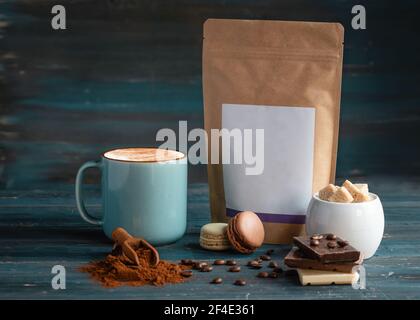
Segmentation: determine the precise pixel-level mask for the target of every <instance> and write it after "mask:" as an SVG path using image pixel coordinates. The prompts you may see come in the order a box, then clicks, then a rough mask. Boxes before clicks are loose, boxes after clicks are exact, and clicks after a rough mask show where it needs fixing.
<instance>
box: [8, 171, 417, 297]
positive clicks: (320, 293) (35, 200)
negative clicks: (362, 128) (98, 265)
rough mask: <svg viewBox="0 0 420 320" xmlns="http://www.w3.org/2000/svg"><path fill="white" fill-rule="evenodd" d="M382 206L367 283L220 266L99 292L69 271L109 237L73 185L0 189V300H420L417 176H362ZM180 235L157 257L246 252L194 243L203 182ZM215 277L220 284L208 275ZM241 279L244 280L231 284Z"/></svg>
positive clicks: (205, 217)
mask: <svg viewBox="0 0 420 320" xmlns="http://www.w3.org/2000/svg"><path fill="white" fill-rule="evenodd" d="M369 182H370V188H371V190H372V191H373V192H375V193H378V194H379V195H380V197H381V199H382V203H383V206H384V209H385V215H386V218H385V219H386V225H385V233H384V238H383V241H382V243H381V246H380V248H379V250H378V251H377V253H376V254H375V256H374V257H373V258H371V259H369V260H367V261H365V264H364V265H365V268H366V274H367V283H366V285H367V288H366V289H365V290H355V289H353V288H352V287H351V286H312V287H302V286H300V285H299V283H298V280H297V279H296V278H295V277H285V276H281V277H280V278H279V279H259V278H256V273H257V271H255V270H249V269H248V268H246V267H245V268H243V270H242V271H241V273H240V274H234V273H229V272H227V271H226V267H224V266H221V267H215V268H214V270H213V272H211V273H194V276H193V277H192V278H191V279H189V280H188V281H187V282H186V283H183V284H177V285H167V286H164V287H153V286H145V287H119V288H114V289H105V288H103V287H101V286H100V285H98V284H97V283H95V282H93V281H92V280H91V279H90V278H89V277H88V275H87V274H84V273H80V272H78V271H77V268H78V267H79V266H80V265H82V264H84V263H87V262H89V261H91V260H93V259H100V258H102V257H104V256H105V254H106V253H107V252H109V250H110V248H111V242H110V241H109V240H107V238H106V237H105V236H104V235H103V233H102V231H101V230H100V228H98V227H95V226H91V225H88V224H86V223H85V222H84V221H82V219H81V218H80V217H79V215H78V213H77V210H76V206H75V201H74V196H73V189H72V188H71V186H70V185H62V186H61V187H60V186H57V188H56V189H55V190H54V191H46V190H36V189H35V190H31V191H10V190H2V191H0V248H1V254H0V298H1V299H240V300H245V299H419V298H420V241H419V240H420V232H419V231H420V212H419V208H420V178H409V177H395V176H394V177H384V176H376V177H370V178H369ZM87 194H88V196H89V199H90V200H89V201H88V206H89V209H90V210H93V211H94V212H95V211H96V212H99V211H100V196H99V193H98V190H97V188H93V187H92V188H91V189H88V190H87ZM188 215H189V218H188V232H187V234H186V235H185V236H184V237H183V238H182V239H181V240H180V241H178V242H177V243H175V244H172V245H167V246H163V247H160V248H159V251H160V254H161V257H162V258H163V259H168V260H173V261H177V260H179V259H181V258H191V259H200V260H209V261H212V260H213V259H216V258H234V259H236V260H238V261H239V262H240V264H241V265H244V264H245V263H246V262H247V261H248V260H250V257H249V256H245V255H241V254H238V253H235V252H232V251H228V252H223V253H214V252H208V251H205V250H202V249H200V247H199V246H198V232H199V230H200V227H201V225H203V224H204V223H206V222H208V221H209V207H208V192H207V185H206V184H191V185H190V188H189V206H188ZM269 248H273V249H275V254H274V255H273V258H274V260H276V261H279V262H281V261H282V259H283V257H284V255H285V254H286V253H287V252H288V250H289V249H290V247H289V246H287V245H264V246H263V247H262V248H260V250H258V252H257V254H259V253H262V252H264V251H266V250H267V249H269ZM57 264H60V265H63V266H65V268H66V275H67V277H66V289H65V290H53V289H52V287H51V279H52V277H53V275H52V274H51V268H52V267H53V266H54V265H57ZM216 276H220V277H223V279H224V283H223V284H222V285H217V286H216V285H210V284H208V282H209V280H210V279H212V278H214V277H216ZM238 277H242V278H246V279H247V281H248V285H247V286H245V287H237V286H234V285H232V282H233V281H234V280H235V279H236V278H238Z"/></svg>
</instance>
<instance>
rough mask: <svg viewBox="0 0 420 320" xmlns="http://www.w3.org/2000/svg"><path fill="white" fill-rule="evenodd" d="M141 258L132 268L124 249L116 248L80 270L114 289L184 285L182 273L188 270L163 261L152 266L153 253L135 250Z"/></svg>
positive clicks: (147, 250)
mask: <svg viewBox="0 0 420 320" xmlns="http://www.w3.org/2000/svg"><path fill="white" fill-rule="evenodd" d="M136 253H137V255H138V257H139V262H140V264H139V266H137V265H135V264H133V263H132V262H131V261H130V260H129V259H128V258H127V257H126V256H125V255H124V254H122V251H121V247H116V249H114V250H113V251H112V252H111V253H110V254H108V255H107V256H106V258H105V259H104V260H101V261H93V262H91V263H89V264H87V265H85V266H82V267H81V268H80V271H82V272H87V273H89V274H90V276H91V277H92V278H93V279H95V280H96V281H99V282H100V283H101V284H102V285H103V286H104V287H107V288H113V287H118V286H121V285H129V286H144V285H155V286H162V285H164V284H167V283H180V282H183V281H184V277H183V276H182V275H181V272H182V271H183V270H185V269H188V267H187V266H183V265H178V264H174V263H170V262H168V261H165V260H160V261H159V263H158V264H157V266H155V267H153V266H151V265H150V262H149V261H150V255H151V254H152V252H151V251H150V250H149V249H146V248H139V249H137V250H136Z"/></svg>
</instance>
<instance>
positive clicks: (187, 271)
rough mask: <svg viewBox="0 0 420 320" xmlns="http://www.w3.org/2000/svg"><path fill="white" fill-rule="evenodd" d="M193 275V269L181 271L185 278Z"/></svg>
mask: <svg viewBox="0 0 420 320" xmlns="http://www.w3.org/2000/svg"><path fill="white" fill-rule="evenodd" d="M192 275H193V273H192V271H191V270H184V271H182V272H181V276H183V277H185V278H189V277H191V276H192Z"/></svg>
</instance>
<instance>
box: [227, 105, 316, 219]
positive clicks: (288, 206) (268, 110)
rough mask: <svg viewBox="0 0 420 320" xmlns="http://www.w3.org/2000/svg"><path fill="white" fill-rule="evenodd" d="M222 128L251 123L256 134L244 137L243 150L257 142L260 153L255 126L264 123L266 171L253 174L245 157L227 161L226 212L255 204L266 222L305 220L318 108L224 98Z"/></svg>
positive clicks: (252, 206)
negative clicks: (233, 100) (226, 101)
mask: <svg viewBox="0 0 420 320" xmlns="http://www.w3.org/2000/svg"><path fill="white" fill-rule="evenodd" d="M222 128H224V129H227V130H229V131H230V130H233V129H239V130H241V131H242V132H244V130H245V129H251V130H252V132H253V139H252V141H249V139H243V141H242V143H243V146H242V147H243V148H242V150H246V149H247V148H248V149H250V148H251V146H252V151H253V153H254V155H255V150H256V149H255V132H256V130H257V129H264V154H263V159H262V160H263V161H264V163H263V166H264V170H263V171H262V173H261V174H259V175H247V174H246V168H247V164H246V163H245V162H244V161H242V163H240V164H236V163H235V164H223V181H224V190H225V199H226V210H227V211H226V214H227V215H228V216H233V215H234V214H235V213H236V212H238V211H244V210H251V211H254V212H256V213H257V214H258V215H259V216H260V218H261V219H262V220H263V221H266V222H281V223H304V219H305V213H306V208H307V206H308V204H309V201H310V199H311V196H312V177H313V158H314V137H315V108H303V107H283V106H262V105H240V104H223V105H222ZM231 143H232V142H231ZM247 144H248V146H247ZM233 150H234V148H232V147H231V148H230V157H231V158H233ZM259 160H260V161H261V159H259Z"/></svg>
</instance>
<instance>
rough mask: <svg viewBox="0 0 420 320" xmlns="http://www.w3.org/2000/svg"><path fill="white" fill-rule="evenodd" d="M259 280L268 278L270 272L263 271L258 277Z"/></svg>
mask: <svg viewBox="0 0 420 320" xmlns="http://www.w3.org/2000/svg"><path fill="white" fill-rule="evenodd" d="M257 277H258V278H268V272H265V271H261V272H259V273H258V275H257Z"/></svg>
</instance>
